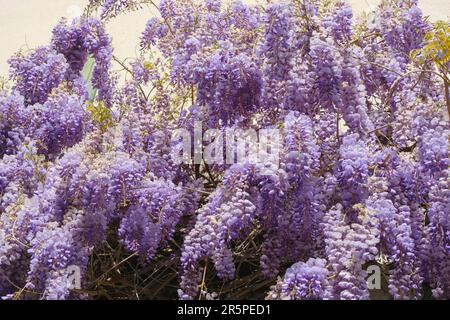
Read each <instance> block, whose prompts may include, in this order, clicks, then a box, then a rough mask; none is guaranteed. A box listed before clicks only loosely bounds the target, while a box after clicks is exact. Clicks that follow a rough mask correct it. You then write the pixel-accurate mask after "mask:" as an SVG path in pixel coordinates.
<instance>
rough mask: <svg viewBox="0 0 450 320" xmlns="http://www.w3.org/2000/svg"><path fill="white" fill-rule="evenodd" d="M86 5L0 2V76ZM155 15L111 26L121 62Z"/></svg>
mask: <svg viewBox="0 0 450 320" xmlns="http://www.w3.org/2000/svg"><path fill="white" fill-rule="evenodd" d="M243 1H244V2H248V1H253V2H254V1H255V0H243ZM155 2H156V3H157V2H158V1H155ZM349 2H350V3H351V5H352V6H353V9H354V12H355V13H356V14H358V13H360V12H362V11H364V10H367V9H369V8H370V6H373V5H375V4H377V3H378V2H379V0H350V1H349ZM87 3H88V0H0V75H2V76H6V75H7V73H8V65H7V63H6V60H7V59H8V58H9V57H10V56H11V55H12V54H13V53H14V52H16V51H18V50H19V49H21V48H23V49H26V48H34V47H36V46H39V45H45V44H47V43H48V42H49V40H50V37H51V30H52V28H53V26H54V25H55V24H57V22H58V21H59V19H60V18H61V17H63V16H64V17H72V16H75V15H79V14H80V13H81V11H82V9H83V8H84V7H85V6H86V4H87ZM419 5H420V7H421V8H422V10H423V11H424V13H425V14H426V15H430V17H431V19H432V20H438V19H448V17H449V16H450V1H448V0H419ZM154 14H155V9H150V8H144V9H143V10H141V11H139V12H135V13H132V14H127V15H122V16H119V17H117V18H116V19H114V20H112V21H111V22H110V23H109V24H108V27H107V28H108V31H109V33H110V34H111V35H112V37H113V46H114V53H115V55H117V56H118V57H120V58H126V57H134V56H136V51H137V49H138V43H139V35H140V33H141V32H142V30H144V27H145V23H146V21H147V20H148V19H149V18H150V17H151V16H152V15H154Z"/></svg>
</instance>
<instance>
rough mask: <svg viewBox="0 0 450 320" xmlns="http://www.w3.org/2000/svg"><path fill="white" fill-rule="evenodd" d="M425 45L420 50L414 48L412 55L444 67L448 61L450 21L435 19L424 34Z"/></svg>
mask: <svg viewBox="0 0 450 320" xmlns="http://www.w3.org/2000/svg"><path fill="white" fill-rule="evenodd" d="M424 39H425V46H424V47H423V48H422V49H421V50H415V51H414V52H413V56H416V57H418V58H419V59H420V61H421V62H424V61H425V60H431V61H433V62H434V63H435V64H436V65H437V66H438V67H444V68H445V64H447V63H448V62H450V23H448V22H445V21H442V20H441V21H437V22H435V23H434V24H433V29H432V30H431V31H430V32H428V33H427V34H426V35H425V38H424Z"/></svg>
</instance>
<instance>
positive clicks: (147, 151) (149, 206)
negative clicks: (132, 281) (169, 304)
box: [0, 0, 450, 299]
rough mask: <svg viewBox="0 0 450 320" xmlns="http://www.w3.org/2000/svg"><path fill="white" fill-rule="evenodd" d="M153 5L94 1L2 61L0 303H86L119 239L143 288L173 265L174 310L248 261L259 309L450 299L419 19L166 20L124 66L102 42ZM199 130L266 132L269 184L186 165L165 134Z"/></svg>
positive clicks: (249, 16)
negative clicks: (371, 276) (378, 275)
mask: <svg viewBox="0 0 450 320" xmlns="http://www.w3.org/2000/svg"><path fill="white" fill-rule="evenodd" d="M146 5H153V6H156V5H155V4H154V3H153V2H152V1H146V0H142V1H136V0H102V1H96V0H91V1H90V3H89V6H88V8H87V9H86V11H85V14H84V15H83V16H81V17H79V18H77V19H75V20H73V21H65V20H62V21H61V22H60V23H59V24H58V25H56V26H55V28H54V30H53V32H52V39H51V43H50V44H49V45H47V46H43V47H39V48H36V49H34V50H31V51H29V52H19V53H17V54H15V55H14V56H13V57H12V58H11V59H10V60H9V64H10V83H11V88H10V89H7V88H3V89H1V88H0V297H2V298H3V299H72V298H77V299H80V298H90V293H89V291H88V290H87V288H90V287H92V281H93V279H92V273H93V271H92V263H93V262H92V261H93V260H95V259H100V258H99V255H96V254H95V253H96V250H99V249H100V248H102V250H106V251H108V250H109V251H110V252H111V250H114V249H113V248H112V247H111V246H109V242H108V241H107V240H108V239H110V238H113V239H114V240H115V241H116V242H117V243H118V245H117V247H116V249H115V250H118V251H117V252H115V253H114V254H117V255H120V254H121V253H122V252H123V251H125V252H129V253H131V254H132V256H137V257H139V265H140V266H141V268H142V269H144V268H148V267H149V266H150V267H151V266H152V263H153V262H154V261H155V260H156V259H163V260H164V259H165V261H175V265H176V266H177V268H178V269H177V271H176V281H177V283H178V288H177V293H178V297H179V298H181V299H194V298H197V297H199V295H200V297H203V296H208V297H219V298H221V297H222V296H221V293H220V292H213V291H214V290H216V289H217V291H219V290H220V283H226V282H230V281H233V279H234V278H235V277H239V276H240V275H241V273H242V272H243V271H242V269H245V268H244V267H242V268H241V265H242V263H240V264H239V265H237V263H235V262H236V260H237V259H238V257H240V258H239V259H241V258H242V257H244V260H245V257H246V256H245V255H246V254H248V252H246V250H247V251H250V250H251V249H249V248H250V247H253V248H255V249H254V254H255V255H256V256H257V259H258V260H259V264H256V265H255V264H252V267H251V268H252V269H251V273H253V274H255V275H256V276H258V277H261V278H264V279H268V280H269V282H266V283H268V285H266V287H265V290H266V291H265V295H266V296H267V298H268V299H369V298H370V297H371V290H372V289H371V288H369V286H368V284H367V281H366V278H367V271H366V269H367V266H368V265H377V266H379V267H380V269H382V270H383V273H384V274H385V275H386V278H387V284H386V288H385V289H386V292H387V293H388V295H389V296H390V297H392V298H394V299H421V298H424V297H426V296H427V295H429V294H431V295H432V297H433V298H435V299H448V298H450V222H449V214H450V169H449V165H450V158H449V141H450V140H449V138H450V131H449V120H448V118H447V116H446V112H447V110H446V105H447V107H448V106H449V103H450V102H449V100H450V96H449V93H448V88H449V85H450V80H449V76H450V75H449V73H448V70H449V67H450V61H449V60H448V59H447V60H445V55H446V54H447V53H445V52H444V53H443V54H442V55H441V56H440V58H439V59H440V60H439V61H437V62H436V59H434V58H432V57H431V56H426V55H424V54H422V55H421V54H420V53H421V50H422V49H424V48H426V46H427V45H428V44H429V38H430V36H429V35H430V33H432V32H433V25H432V24H431V23H430V22H428V20H427V19H426V18H425V17H424V16H423V14H422V12H421V10H420V8H419V7H418V4H417V1H415V0H397V1H395V0H383V1H381V4H380V5H379V6H378V7H377V9H376V10H375V11H374V12H372V13H370V14H368V15H365V16H362V17H359V18H357V19H356V18H355V17H353V14H352V10H351V7H350V6H349V5H348V4H347V3H346V2H345V1H341V0H334V1H323V2H320V1H318V0H292V1H270V2H269V3H268V4H265V5H254V6H252V5H246V4H244V3H243V2H241V1H239V0H236V1H231V2H221V1H219V0H206V1H203V0H161V1H160V3H159V6H158V9H159V15H158V16H157V17H152V18H150V19H149V21H148V23H147V25H146V26H145V30H143V32H142V36H141V38H140V39H136V40H137V42H139V43H140V51H139V57H137V58H136V59H134V60H133V61H123V62H122V61H121V60H120V59H118V58H117V57H115V56H114V55H113V48H112V45H111V43H112V42H111V38H110V36H109V35H108V34H107V32H106V31H105V24H106V23H107V22H108V21H109V20H110V19H113V18H114V17H116V16H117V15H119V14H127V13H128V12H130V11H134V10H139V9H141V8H142V7H144V6H146ZM427 39H428V40H427ZM427 41H428V42H427ZM435 56H436V55H435ZM435 56H434V57H435ZM442 56H443V57H442ZM117 63H118V64H119V65H120V67H121V68H122V69H123V70H124V72H126V73H127V75H126V76H123V73H119V72H116V71H114V66H115V65H116V64H117ZM449 112H450V107H449ZM200 122H201V123H202V125H203V128H202V129H200V133H204V132H205V131H206V130H207V129H217V130H218V132H227V130H230V129H233V130H248V129H252V130H255V131H258V132H261V130H265V129H277V130H278V131H279V132H280V136H281V139H280V141H279V145H278V147H279V151H280V152H279V164H278V166H276V167H270V169H268V167H269V166H268V165H267V163H261V162H254V161H251V159H250V158H249V159H247V160H246V161H238V162H236V163H228V162H227V163H226V164H223V163H219V164H209V163H207V162H206V161H205V159H203V158H202V156H201V155H200V162H199V163H198V162H195V161H187V162H185V163H178V162H177V161H176V159H174V157H173V155H174V154H175V153H177V152H178V151H177V150H179V147H180V141H178V140H174V139H172V137H173V134H174V133H175V132H176V131H177V130H179V129H183V130H185V131H186V132H189V133H193V134H194V132H196V131H197V130H198V128H197V126H196V125H197V124H198V123H200ZM191 142H192V144H193V145H197V146H198V141H191ZM216 142H217V141H216ZM189 145H190V143H189ZM207 147H208V145H207V143H206V142H205V141H200V149H201V150H206V148H207ZM224 148H225V147H224ZM219 149H222V146H220V147H219ZM187 157H188V158H192V160H193V159H194V158H196V157H198V155H197V154H191V153H190V152H189V153H188V154H187ZM197 160H198V159H197ZM193 162H195V163H193ZM106 243H108V245H106ZM117 248H120V250H119V249H117ZM252 250H253V249H252ZM119 251H120V252H119ZM127 259H128V258H127ZM240 261H242V259H241V260H240ZM248 265H250V264H248ZM74 266H75V267H77V268H78V270H80V275H81V288H76V290H74V288H73V283H72V282H71V281H69V278H70V277H68V276H69V274H68V273H69V271H68V270H70V269H71V268H72V267H74ZM211 267H212V268H211ZM247 267H248V266H247ZM248 268H249V267H248ZM211 269H213V270H214V271H213V272H214V275H213V277H214V281H212V282H211V283H214V282H215V283H216V284H217V283H219V285H216V288H215V289H211V290H210V291H208V289H207V288H206V286H205V275H206V273H207V271H208V273H210V272H211ZM136 272H138V271H136ZM277 279H278V280H277ZM85 289H86V290H85ZM258 290H261V288H258Z"/></svg>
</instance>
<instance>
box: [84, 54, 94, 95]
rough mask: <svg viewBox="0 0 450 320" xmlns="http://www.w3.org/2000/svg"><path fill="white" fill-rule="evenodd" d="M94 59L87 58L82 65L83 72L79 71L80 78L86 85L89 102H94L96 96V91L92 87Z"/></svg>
mask: <svg viewBox="0 0 450 320" xmlns="http://www.w3.org/2000/svg"><path fill="white" fill-rule="evenodd" d="M94 67H95V59H94V58H93V57H92V56H89V57H88V59H87V61H86V63H85V64H84V67H83V70H82V71H81V76H82V77H83V79H84V80H86V82H87V84H88V94H89V101H94V100H95V97H96V96H97V89H96V88H94V86H93V85H92V75H93V73H94Z"/></svg>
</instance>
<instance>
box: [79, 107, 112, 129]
mask: <svg viewBox="0 0 450 320" xmlns="http://www.w3.org/2000/svg"><path fill="white" fill-rule="evenodd" d="M86 110H87V112H88V113H89V116H90V117H91V119H92V121H93V122H94V123H95V124H96V125H98V127H99V128H100V129H101V130H102V131H106V130H107V129H108V128H110V127H112V126H113V124H114V121H113V117H112V113H111V110H110V109H109V108H108V107H106V106H105V104H104V103H103V102H102V101H99V102H97V103H93V102H88V103H87V108H86Z"/></svg>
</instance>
